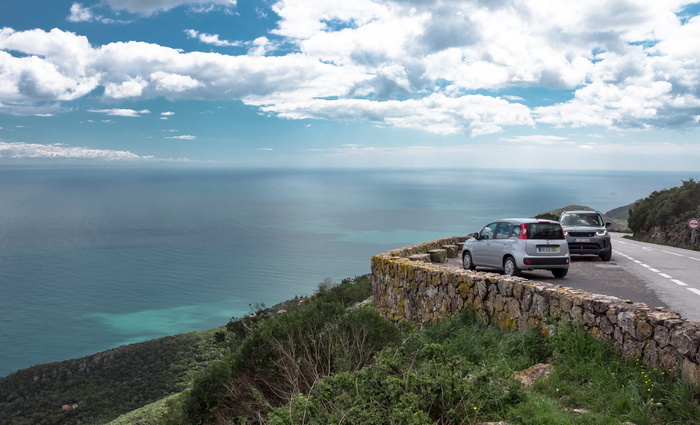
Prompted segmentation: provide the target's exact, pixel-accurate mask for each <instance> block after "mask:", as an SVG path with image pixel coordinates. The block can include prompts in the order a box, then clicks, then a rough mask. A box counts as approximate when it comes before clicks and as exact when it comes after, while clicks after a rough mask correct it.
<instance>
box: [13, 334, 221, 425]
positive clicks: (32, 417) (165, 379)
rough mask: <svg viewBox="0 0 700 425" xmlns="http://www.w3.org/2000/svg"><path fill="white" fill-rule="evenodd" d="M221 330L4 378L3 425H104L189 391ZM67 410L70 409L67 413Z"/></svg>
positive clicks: (216, 353) (214, 351) (214, 352)
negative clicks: (195, 375) (193, 379)
mask: <svg viewBox="0 0 700 425" xmlns="http://www.w3.org/2000/svg"><path fill="white" fill-rule="evenodd" d="M217 331H220V330H218V329H212V330H207V331H199V332H192V333H186V334H179V335H174V336H168V337H164V338H159V339H155V340H152V341H146V342H142V343H138V344H131V345H126V346H122V347H118V348H115V349H113V350H108V351H105V352H102V353H98V354H94V355H92V356H87V357H83V358H79V359H73V360H66V361H61V362H56V363H48V364H42V365H38V366H33V367H30V368H27V369H22V370H19V371H17V372H15V373H13V374H11V375H9V376H7V377H4V378H0V418H8V419H9V420H8V421H5V420H0V423H2V424H3V425H5V424H13V425H43V424H78V423H89V424H99V423H104V422H107V421H109V420H111V419H113V418H115V417H117V416H119V415H120V414H123V413H126V412H129V411H131V410H134V409H136V408H138V407H141V406H143V405H145V404H148V403H151V402H154V401H156V400H159V399H161V398H163V397H165V396H167V395H169V394H174V393H178V392H180V391H182V390H183V389H184V388H186V387H187V385H188V384H189V381H190V379H191V377H192V375H194V374H196V373H197V372H198V371H199V370H201V369H202V368H204V367H205V366H206V365H207V364H208V363H210V362H211V361H212V360H214V359H217V358H219V357H220V356H221V354H222V352H223V350H222V348H221V347H219V346H217V345H216V344H215V343H214V340H215V339H214V335H215V334H216V332H217ZM63 406H66V407H67V408H66V409H64V408H63Z"/></svg>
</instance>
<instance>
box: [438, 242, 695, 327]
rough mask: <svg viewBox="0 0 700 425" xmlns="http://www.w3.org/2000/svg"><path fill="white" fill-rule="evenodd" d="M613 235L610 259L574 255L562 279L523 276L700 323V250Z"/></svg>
mask: <svg viewBox="0 0 700 425" xmlns="http://www.w3.org/2000/svg"><path fill="white" fill-rule="evenodd" d="M612 237H613V241H612V244H613V255H612V259H611V260H610V261H601V260H600V258H598V257H596V256H572V258H571V266H570V267H569V273H568V274H567V275H566V277H565V278H563V279H557V278H555V277H554V276H552V274H551V273H550V272H548V271H544V270H535V271H532V272H523V274H522V276H523V277H525V278H528V279H532V280H538V281H544V282H548V283H553V284H556V285H562V286H568V287H571V288H576V289H582V290H584V291H587V292H591V293H594V294H602V295H611V296H614V297H618V298H621V299H624V300H632V301H634V302H641V303H644V304H646V305H648V306H649V307H651V308H653V307H665V308H669V309H671V310H674V311H677V312H678V313H680V314H681V316H683V317H684V318H686V319H689V320H693V321H696V322H700V252H697V251H691V250H685V249H680V248H671V247H666V246H661V245H655V244H648V243H643V242H636V241H632V240H628V239H623V238H622V234H617V233H613V234H612ZM449 263H450V265H451V266H454V267H461V260H460V259H457V258H455V259H450V261H449ZM479 270H483V271H488V270H487V269H479Z"/></svg>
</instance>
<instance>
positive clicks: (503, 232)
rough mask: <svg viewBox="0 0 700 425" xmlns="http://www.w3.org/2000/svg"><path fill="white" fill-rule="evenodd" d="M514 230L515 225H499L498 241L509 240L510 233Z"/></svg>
mask: <svg viewBox="0 0 700 425" xmlns="http://www.w3.org/2000/svg"><path fill="white" fill-rule="evenodd" d="M512 228H513V223H499V224H498V230H497V231H496V239H508V238H509V237H510V231H511V229H512Z"/></svg>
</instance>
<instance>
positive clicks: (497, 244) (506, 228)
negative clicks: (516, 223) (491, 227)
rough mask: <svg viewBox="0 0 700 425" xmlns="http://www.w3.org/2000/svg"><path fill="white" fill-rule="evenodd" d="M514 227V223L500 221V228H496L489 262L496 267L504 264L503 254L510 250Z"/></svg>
mask: <svg viewBox="0 0 700 425" xmlns="http://www.w3.org/2000/svg"><path fill="white" fill-rule="evenodd" d="M512 229H513V223H510V222H500V223H498V228H496V233H495V236H494V238H493V240H492V241H491V249H490V250H489V264H491V265H493V266H494V267H501V266H503V255H504V254H505V253H506V252H507V251H508V244H509V242H510V233H511V230H512Z"/></svg>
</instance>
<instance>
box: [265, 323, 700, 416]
mask: <svg viewBox="0 0 700 425" xmlns="http://www.w3.org/2000/svg"><path fill="white" fill-rule="evenodd" d="M540 362H550V363H552V364H553V365H554V370H553V372H552V373H551V374H550V375H549V376H548V377H547V378H545V379H542V380H540V381H538V382H537V383H536V384H535V386H534V387H533V388H532V389H525V388H522V387H521V386H520V385H519V384H518V383H516V382H515V381H514V380H513V379H512V376H513V373H514V372H516V371H519V370H523V369H526V368H528V367H530V366H532V365H534V364H537V363H540ZM698 395H699V394H698V389H697V388H696V387H694V386H692V385H689V384H686V383H683V382H680V381H679V380H678V378H677V377H676V376H674V375H673V373H669V372H668V371H660V370H650V369H648V368H645V367H643V366H641V365H640V364H639V362H635V361H626V360H624V359H623V358H621V357H620V355H619V354H618V353H616V352H615V351H614V350H613V349H612V348H611V347H610V346H608V345H606V344H605V343H603V342H600V341H596V340H593V339H591V338H590V337H588V336H587V335H586V334H585V333H583V332H582V331H581V329H580V328H578V327H576V326H573V325H572V326H564V327H562V328H561V329H559V330H558V331H557V332H556V333H555V334H553V335H550V336H544V335H542V334H541V333H540V332H537V331H530V332H502V331H500V330H499V329H497V328H495V327H490V326H483V325H481V324H479V323H478V321H477V320H476V319H475V317H474V315H473V314H471V313H469V312H465V313H463V314H461V315H459V316H458V317H456V318H455V319H453V320H450V321H448V322H445V323H442V324H440V325H436V326H432V327H430V328H427V329H425V330H424V331H420V332H414V333H412V334H411V335H409V336H408V337H407V338H406V339H405V340H404V342H403V344H402V345H401V346H399V347H390V348H387V349H385V350H384V351H382V352H381V353H380V354H379V355H378V356H377V357H376V362H375V363H374V364H373V365H372V366H368V367H365V368H363V369H362V370H360V371H358V372H355V373H344V374H338V375H333V376H329V377H326V378H324V379H322V380H320V381H319V382H318V383H317V384H316V385H315V386H314V388H312V390H311V391H310V392H309V393H308V394H307V395H298V396H297V397H295V399H294V400H292V402H290V403H289V404H288V405H286V406H284V407H281V408H278V409H274V410H273V411H272V413H271V414H270V415H269V418H268V420H267V423H269V424H275V425H281V424H290V425H291V424H323V423H341V422H342V423H348V424H364V423H375V424H391V423H402V424H425V423H435V424H458V423H459V424H477V423H482V422H488V421H493V422H496V421H505V422H506V423H508V424H557V425H560V424H611V425H612V424H615V425H619V424H621V423H625V422H632V423H634V424H636V425H649V424H679V425H680V424H687V425H690V424H698V423H700V407H699V405H698Z"/></svg>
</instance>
